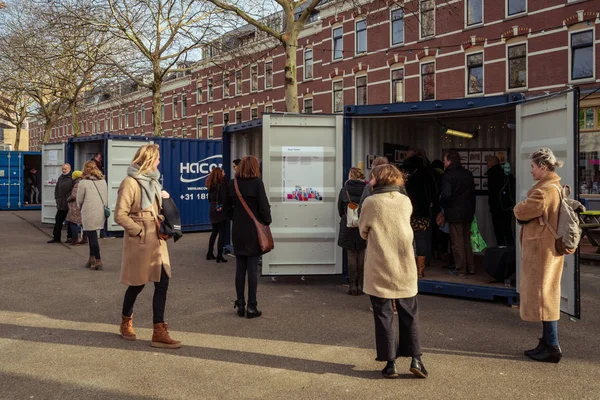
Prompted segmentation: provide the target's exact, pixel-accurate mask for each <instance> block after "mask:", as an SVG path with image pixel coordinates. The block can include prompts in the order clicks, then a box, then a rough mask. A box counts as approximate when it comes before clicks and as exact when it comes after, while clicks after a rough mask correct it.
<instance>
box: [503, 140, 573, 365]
mask: <svg viewBox="0 0 600 400" xmlns="http://www.w3.org/2000/svg"><path fill="white" fill-rule="evenodd" d="M557 167H559V168H560V167H562V162H561V161H557V160H556V157H555V156H554V153H552V150H550V149H548V148H542V149H540V150H538V151H536V152H535V153H533V154H532V155H531V175H533V179H534V180H536V181H537V183H536V184H535V185H534V186H533V187H532V188H531V190H529V192H527V199H526V200H525V201H522V202H520V203H519V204H517V205H516V206H515V208H514V213H515V217H516V218H517V221H518V222H519V224H521V225H522V227H521V277H520V278H521V283H520V287H519V293H520V297H521V306H520V312H521V319H522V320H523V321H542V325H543V334H542V338H541V339H540V340H539V344H538V346H537V347H536V348H535V349H532V350H527V351H525V355H526V356H528V357H530V358H532V359H534V360H537V361H544V362H553V363H557V362H559V361H560V359H561V357H562V351H561V349H560V346H559V344H558V320H559V319H560V279H561V276H562V270H563V263H564V257H563V256H562V255H560V254H559V253H558V252H557V251H556V248H555V246H554V236H553V235H552V233H551V232H550V230H549V229H548V228H547V227H546V226H545V224H546V221H547V223H548V224H550V225H551V226H552V227H553V228H554V230H556V229H557V226H558V209H559V207H560V194H559V188H560V187H561V186H560V177H559V176H558V175H557V174H556V172H554V171H555V169H556V168H557Z"/></svg>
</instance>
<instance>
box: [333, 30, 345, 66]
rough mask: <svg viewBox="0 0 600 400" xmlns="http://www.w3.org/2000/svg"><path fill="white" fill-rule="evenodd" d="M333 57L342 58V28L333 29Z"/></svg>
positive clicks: (335, 58)
mask: <svg viewBox="0 0 600 400" xmlns="http://www.w3.org/2000/svg"><path fill="white" fill-rule="evenodd" d="M332 36H333V59H334V60H341V59H342V58H344V28H343V27H341V26H340V27H337V28H334V29H333V35H332Z"/></svg>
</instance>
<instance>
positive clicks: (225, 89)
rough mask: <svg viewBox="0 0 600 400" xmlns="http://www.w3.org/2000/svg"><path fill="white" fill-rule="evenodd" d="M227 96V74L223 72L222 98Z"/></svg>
mask: <svg viewBox="0 0 600 400" xmlns="http://www.w3.org/2000/svg"><path fill="white" fill-rule="evenodd" d="M225 97H229V75H228V74H227V73H224V74H223V98H225Z"/></svg>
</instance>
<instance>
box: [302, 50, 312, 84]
mask: <svg viewBox="0 0 600 400" xmlns="http://www.w3.org/2000/svg"><path fill="white" fill-rule="evenodd" d="M312 78H313V51H312V49H306V50H304V79H312Z"/></svg>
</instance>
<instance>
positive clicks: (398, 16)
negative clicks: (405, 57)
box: [392, 8, 404, 46]
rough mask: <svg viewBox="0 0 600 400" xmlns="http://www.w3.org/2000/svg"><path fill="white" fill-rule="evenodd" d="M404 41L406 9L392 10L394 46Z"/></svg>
mask: <svg viewBox="0 0 600 400" xmlns="http://www.w3.org/2000/svg"><path fill="white" fill-rule="evenodd" d="M402 43H404V10H403V9H402V8H398V9H396V10H392V46H395V45H397V44H402Z"/></svg>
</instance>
